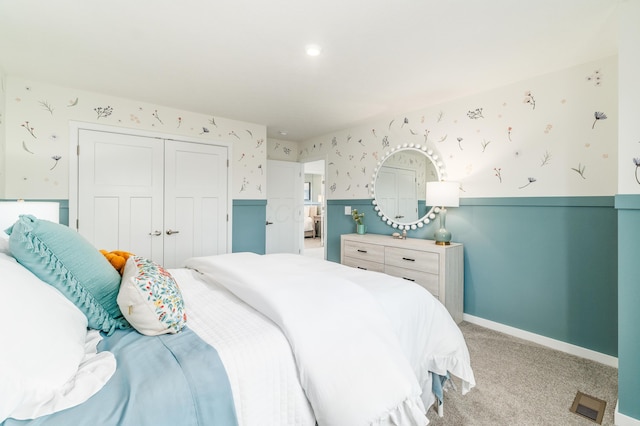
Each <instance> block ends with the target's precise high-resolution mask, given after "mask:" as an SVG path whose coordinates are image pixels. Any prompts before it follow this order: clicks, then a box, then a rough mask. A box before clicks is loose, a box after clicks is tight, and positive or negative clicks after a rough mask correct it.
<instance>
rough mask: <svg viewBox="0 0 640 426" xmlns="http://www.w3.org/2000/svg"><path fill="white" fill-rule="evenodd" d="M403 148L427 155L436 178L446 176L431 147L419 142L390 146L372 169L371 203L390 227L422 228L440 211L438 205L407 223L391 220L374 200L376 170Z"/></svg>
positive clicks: (442, 164)
mask: <svg viewBox="0 0 640 426" xmlns="http://www.w3.org/2000/svg"><path fill="white" fill-rule="evenodd" d="M405 150H406V151H409V150H411V151H416V152H419V153H421V154H423V155H424V156H425V157H427V159H429V160H431V162H432V163H433V165H434V166H435V169H436V173H437V174H438V180H445V178H446V172H445V168H444V163H443V162H442V160H440V158H439V156H438V154H435V153H434V152H433V150H432V149H430V148H427V147H426V146H422V145H419V144H403V145H398V146H396V147H395V148H392V149H391V150H389V151H387V152H385V154H384V157H382V159H381V160H380V161H378V164H377V165H376V168H375V170H374V171H373V177H372V180H371V198H373V200H372V203H373V205H374V207H373V208H374V210H375V211H376V213H377V215H378V217H379V218H380V220H382V221H383V222H385V223H386V224H387V225H389V226H391V227H392V228H394V229H398V230H401V231H402V230H416V229H418V228H422V227H423V226H424V225H426V224H428V223H430V222H431V221H432V220H434V219H435V217H436V214H437V213H438V212H439V211H440V208H439V207H435V206H432V207H431V209H430V210H429V211H428V212H427V213H426V214H425V215H424V216H422V217H421V218H419V219H418V220H415V221H412V222H409V223H400V222H398V221H396V220H393V219H392V218H389V217H387V216H385V214H384V213H383V212H382V211H381V210H380V207H379V206H378V202H377V201H376V181H377V178H378V172H379V171H380V169H381V168H382V165H383V164H384V162H385V161H386V160H387V159H388V158H389V157H391V156H392V155H393V154H395V153H397V152H400V151H405Z"/></svg>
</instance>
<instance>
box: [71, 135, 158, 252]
mask: <svg viewBox="0 0 640 426" xmlns="http://www.w3.org/2000/svg"><path fill="white" fill-rule="evenodd" d="M78 146H79V152H78V232H79V233H80V234H82V235H83V236H84V237H86V238H87V239H88V240H89V241H91V242H92V243H93V245H94V246H96V247H97V248H98V249H105V250H108V251H111V250H125V251H129V252H132V253H135V254H138V255H140V256H144V257H147V258H149V259H152V260H154V261H156V262H158V263H162V262H163V235H164V233H163V229H164V226H163V225H164V223H163V191H164V188H163V168H164V153H163V150H164V148H163V142H162V140H159V139H154V138H148V137H141V136H133V135H126V134H120V133H109V132H101V131H93V130H80V135H79V142H78Z"/></svg>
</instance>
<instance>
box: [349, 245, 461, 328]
mask: <svg viewBox="0 0 640 426" xmlns="http://www.w3.org/2000/svg"><path fill="white" fill-rule="evenodd" d="M340 242H341V244H340V245H341V247H340V248H341V254H340V263H342V264H343V265H348V266H353V267H355V268H360V269H367V270H370V271H377V272H384V273H386V274H389V275H393V276H395V277H400V278H404V279H406V280H409V281H413V282H415V283H416V284H419V285H421V286H422V287H424V288H426V289H427V290H429V292H431V294H433V295H434V296H435V297H437V298H438V300H440V302H441V303H442V304H443V305H444V306H445V307H446V308H447V310H448V311H449V313H450V314H451V316H452V317H453V319H454V320H455V321H456V322H457V323H459V322H460V321H462V308H463V301H464V263H463V246H462V244H457V243H451V245H448V246H440V245H436V244H435V242H434V241H432V240H423V239H418V238H407V239H405V240H401V239H395V238H393V237H391V236H390V235H377V234H364V235H360V234H343V235H341V236H340Z"/></svg>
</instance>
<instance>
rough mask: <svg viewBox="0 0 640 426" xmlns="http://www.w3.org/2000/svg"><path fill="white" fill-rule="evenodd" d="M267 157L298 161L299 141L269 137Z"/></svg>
mask: <svg viewBox="0 0 640 426" xmlns="http://www.w3.org/2000/svg"><path fill="white" fill-rule="evenodd" d="M267 158H268V159H269V160H279V161H298V142H292V141H284V140H280V139H274V138H269V139H267Z"/></svg>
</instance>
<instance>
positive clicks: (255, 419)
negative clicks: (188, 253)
mask: <svg viewBox="0 0 640 426" xmlns="http://www.w3.org/2000/svg"><path fill="white" fill-rule="evenodd" d="M169 272H170V273H171V275H173V277H174V278H175V279H176V282H177V283H178V285H179V286H180V290H181V291H182V295H183V297H184V300H185V307H186V310H187V316H188V317H187V325H188V327H190V328H191V329H192V330H193V331H195V332H196V333H197V334H198V335H199V336H200V337H201V338H202V339H203V340H204V341H206V342H207V343H209V344H210V345H211V346H213V347H214V348H216V350H217V351H218V354H219V355H220V359H221V360H222V362H223V364H224V366H225V368H226V370H227V375H228V377H229V382H230V384H231V390H232V392H233V399H234V404H235V408H236V414H237V416H238V425H239V426H269V425H271V426H280V425H282V426H286V425H290V426H293V425H300V426H307V425H308V426H313V425H315V417H314V414H313V410H312V409H311V406H310V405H309V403H308V401H307V398H306V396H305V394H304V391H303V390H302V388H301V387H300V383H299V382H298V376H297V369H296V365H295V361H294V359H293V354H292V353H291V347H290V346H289V342H288V341H287V339H286V338H285V337H284V335H283V334H282V332H281V331H280V329H279V328H278V326H276V325H275V324H274V323H273V322H271V321H270V320H269V319H268V318H266V317H265V316H263V315H262V314H260V313H259V312H257V311H256V310H255V309H253V308H252V307H250V306H248V305H247V304H246V303H244V302H242V301H241V300H239V299H238V298H237V297H235V296H234V295H233V294H231V293H230V292H229V291H228V290H226V289H225V288H224V287H222V286H221V285H219V284H217V283H215V282H205V281H204V280H203V279H202V276H201V274H199V273H198V272H196V271H193V270H189V269H171V270H169Z"/></svg>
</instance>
